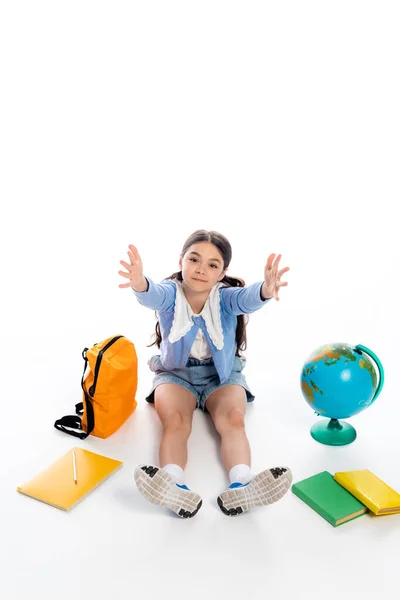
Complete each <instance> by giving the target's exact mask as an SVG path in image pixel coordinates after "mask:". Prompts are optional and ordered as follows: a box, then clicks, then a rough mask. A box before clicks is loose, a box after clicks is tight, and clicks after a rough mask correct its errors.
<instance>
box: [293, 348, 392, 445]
mask: <svg viewBox="0 0 400 600" xmlns="http://www.w3.org/2000/svg"><path fill="white" fill-rule="evenodd" d="M383 382H384V370H383V367H382V364H381V362H380V360H379V358H378V357H377V356H376V355H375V354H374V353H373V352H372V351H371V350H369V349H368V348H366V347H365V346H361V345H357V346H351V345H349V344H345V343H332V344H326V345H324V346H320V347H319V348H317V349H316V350H314V351H313V352H312V353H311V355H310V356H309V357H308V358H307V360H306V361H305V363H304V365H303V368H302V372H301V391H302V393H303V396H304V398H305V400H306V402H307V403H308V404H309V405H310V406H311V408H312V409H313V410H314V411H315V412H316V413H317V414H318V415H321V416H323V417H328V418H329V419H330V421H329V422H328V423H326V422H324V423H316V424H315V425H313V426H312V427H311V431H310V433H311V435H312V437H313V438H314V439H315V440H317V441H318V442H321V443H323V444H328V445H332V446H342V445H344V444H349V443H350V442H352V441H354V440H355V438H356V437H357V433H356V430H355V429H354V427H353V426H352V425H350V424H349V423H346V422H343V421H339V419H344V418H348V417H352V416H354V415H356V414H357V413H359V412H361V411H362V410H365V409H366V408H368V407H369V406H371V404H372V403H373V402H375V400H376V399H377V397H378V396H379V394H380V392H381V391H382V387H383Z"/></svg>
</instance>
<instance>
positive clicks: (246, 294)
mask: <svg viewBox="0 0 400 600" xmlns="http://www.w3.org/2000/svg"><path fill="white" fill-rule="evenodd" d="M275 257H276V254H270V255H269V257H268V260H267V264H266V265H265V269H264V281H262V282H258V283H253V284H252V285H249V286H247V287H244V288H235V287H226V288H221V289H220V297H221V301H222V302H223V303H224V305H225V307H226V309H227V310H228V311H229V312H231V313H233V314H234V315H242V314H248V313H252V312H254V311H256V310H258V309H259V308H261V307H262V306H263V305H264V304H266V302H267V301H268V300H272V298H275V300H279V290H280V288H281V287H284V286H287V285H288V283H287V281H285V282H281V277H282V275H283V274H284V273H286V272H287V271H289V267H285V268H284V269H281V270H279V271H278V267H279V262H280V260H281V258H282V255H281V254H279V255H278V256H277V257H276V259H275ZM274 259H275V260H274Z"/></svg>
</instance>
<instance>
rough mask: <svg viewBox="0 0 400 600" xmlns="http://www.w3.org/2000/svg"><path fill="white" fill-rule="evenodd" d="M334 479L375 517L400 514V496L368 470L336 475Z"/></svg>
mask: <svg viewBox="0 0 400 600" xmlns="http://www.w3.org/2000/svg"><path fill="white" fill-rule="evenodd" d="M334 479H335V481H337V482H338V483H340V485H341V486H343V487H344V488H345V489H346V490H347V491H348V492H350V494H353V496H355V497H356V498H357V499H358V500H359V501H360V502H362V503H363V504H365V506H367V507H368V508H369V509H370V510H371V511H372V512H373V513H374V514H375V515H389V514H393V513H399V512H400V494H398V493H397V492H395V490H393V489H392V488H391V487H389V486H388V485H387V483H385V482H384V481H382V480H381V479H379V477H377V476H376V475H374V474H373V473H371V471H368V469H364V470H362V471H346V472H342V473H335V475H334Z"/></svg>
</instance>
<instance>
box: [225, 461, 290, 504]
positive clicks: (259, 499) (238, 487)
mask: <svg viewBox="0 0 400 600" xmlns="http://www.w3.org/2000/svg"><path fill="white" fill-rule="evenodd" d="M292 479H293V476H292V472H291V470H290V469H289V468H288V467H275V468H273V469H267V470H266V471H261V473H258V475H256V476H255V477H254V478H253V479H252V480H251V481H250V482H249V483H246V484H242V483H232V485H230V486H229V488H228V489H227V490H226V491H225V492H222V494H220V495H219V496H218V498H217V502H218V506H219V507H220V509H221V510H222V512H223V513H224V514H225V515H229V516H234V515H240V514H242V513H245V512H247V511H248V510H249V509H250V508H254V507H255V506H265V505H266V504H273V503H274V502H277V500H280V499H281V498H282V497H283V496H284V495H285V494H286V492H287V491H288V490H289V488H290V484H291V483H292Z"/></svg>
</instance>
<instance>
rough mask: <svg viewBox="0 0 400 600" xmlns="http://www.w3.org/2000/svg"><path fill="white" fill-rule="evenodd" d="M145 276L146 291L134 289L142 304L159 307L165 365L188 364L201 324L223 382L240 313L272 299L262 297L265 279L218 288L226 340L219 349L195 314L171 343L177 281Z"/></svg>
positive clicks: (230, 362)
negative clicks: (246, 284) (189, 324)
mask: <svg viewBox="0 0 400 600" xmlns="http://www.w3.org/2000/svg"><path fill="white" fill-rule="evenodd" d="M146 280H147V282H148V289H147V291H145V292H136V291H135V290H134V289H133V288H131V289H132V291H133V293H134V294H135V296H136V298H137V300H138V301H139V303H140V304H142V305H143V306H147V308H151V309H153V310H155V311H157V316H158V319H159V322H160V330H161V337H162V341H161V346H160V351H161V356H160V358H161V362H162V363H163V365H164V367H165V368H166V369H167V370H168V371H172V370H174V369H178V368H182V367H184V366H185V365H186V362H187V360H188V357H189V354H190V350H191V347H192V345H193V342H194V340H195V337H196V334H197V331H198V329H199V328H200V329H201V330H202V331H203V333H204V336H205V338H206V340H207V342H208V345H209V347H210V350H211V354H212V357H213V360H214V365H215V368H216V370H217V372H218V375H219V379H220V382H221V383H224V382H225V381H226V380H227V379H228V378H229V376H230V373H231V371H232V366H233V362H234V358H235V353H236V341H235V335H236V326H237V315H242V314H249V313H252V312H255V311H256V310H258V309H259V308H261V307H262V306H264V305H265V304H266V303H267V302H268V301H269V300H271V298H268V299H266V300H263V299H262V297H261V288H262V285H263V282H257V283H253V284H252V285H249V286H247V287H242V288H240V287H225V286H224V287H220V288H219V298H220V302H219V306H220V319H221V326H222V331H223V337H224V344H223V348H222V349H221V350H218V348H217V347H216V346H215V344H214V343H213V341H212V340H211V338H210V336H209V333H208V331H207V326H206V323H205V321H204V319H203V317H201V316H199V317H192V320H193V321H194V326H193V327H191V329H190V330H189V331H188V332H187V333H186V335H184V336H183V337H182V338H181V339H179V340H177V341H176V342H174V343H171V342H170V341H169V340H168V335H169V333H170V331H171V327H172V323H173V319H174V309H175V298H176V293H177V287H176V286H177V284H176V283H175V281H174V280H172V279H165V280H163V281H162V282H161V283H158V284H157V283H154V281H152V280H151V279H150V277H146Z"/></svg>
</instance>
